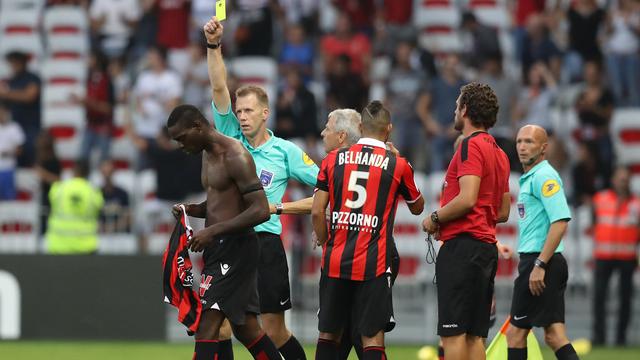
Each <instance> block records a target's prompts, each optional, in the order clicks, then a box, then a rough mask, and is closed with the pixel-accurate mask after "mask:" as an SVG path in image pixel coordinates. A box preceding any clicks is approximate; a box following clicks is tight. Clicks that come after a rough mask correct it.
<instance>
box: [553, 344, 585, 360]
mask: <svg viewBox="0 0 640 360" xmlns="http://www.w3.org/2000/svg"><path fill="white" fill-rule="evenodd" d="M556 358H557V359H558V360H578V359H580V358H579V357H578V354H576V350H575V349H574V348H573V345H571V343H568V344H567V345H565V346H563V347H561V348H560V349H558V350H557V351H556Z"/></svg>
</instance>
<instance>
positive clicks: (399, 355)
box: [0, 341, 640, 360]
mask: <svg viewBox="0 0 640 360" xmlns="http://www.w3.org/2000/svg"><path fill="white" fill-rule="evenodd" d="M419 348H420V347H419V346H401V345H391V346H388V347H387V355H388V357H389V359H392V360H395V359H400V360H414V359H415V360H418V350H419ZM305 350H306V352H307V357H308V358H309V359H313V358H314V351H315V346H313V345H308V346H305ZM192 353H193V345H192V344H188V343H187V344H185V343H179V344H169V343H156V342H98V341H55V342H54V341H0V359H12V360H36V359H37V360H40V359H47V360H113V359H118V360H144V359H150V360H176V359H185V360H186V359H191V356H192ZM234 353H235V359H236V360H250V359H252V357H251V355H249V353H248V352H247V351H246V350H245V349H244V348H243V347H242V346H235V347H234ZM543 354H544V358H545V359H555V356H554V355H553V353H552V352H551V351H550V350H548V349H546V348H545V349H543ZM350 359H357V358H356V356H355V354H354V353H353V351H352V353H351V357H350ZM581 359H583V360H610V359H615V360H637V359H640V348H637V347H635V348H596V349H594V350H592V351H591V352H590V353H589V354H587V355H584V356H582V357H581Z"/></svg>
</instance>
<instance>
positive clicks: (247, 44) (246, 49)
mask: <svg viewBox="0 0 640 360" xmlns="http://www.w3.org/2000/svg"><path fill="white" fill-rule="evenodd" d="M236 5H237V8H236V11H235V12H234V14H235V15H237V16H238V17H239V19H240V24H239V26H238V28H237V29H236V33H235V39H234V40H235V42H236V45H237V50H238V55H239V56H249V55H256V56H271V46H272V45H273V14H272V11H271V8H270V4H269V0H247V1H238V2H236Z"/></svg>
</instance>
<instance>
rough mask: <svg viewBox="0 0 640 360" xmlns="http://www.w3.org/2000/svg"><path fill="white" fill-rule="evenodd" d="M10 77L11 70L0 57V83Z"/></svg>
mask: <svg viewBox="0 0 640 360" xmlns="http://www.w3.org/2000/svg"><path fill="white" fill-rule="evenodd" d="M9 77H11V68H10V67H9V64H8V63H7V61H6V60H5V59H4V58H3V57H0V81H6V80H8V79H9Z"/></svg>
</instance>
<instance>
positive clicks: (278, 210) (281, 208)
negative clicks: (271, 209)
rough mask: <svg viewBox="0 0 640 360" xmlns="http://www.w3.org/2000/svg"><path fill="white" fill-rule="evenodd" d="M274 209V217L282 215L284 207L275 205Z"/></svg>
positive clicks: (279, 204)
mask: <svg viewBox="0 0 640 360" xmlns="http://www.w3.org/2000/svg"><path fill="white" fill-rule="evenodd" d="M275 208H276V215H282V211H283V210H284V206H282V204H281V203H277V204H276V205H275Z"/></svg>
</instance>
